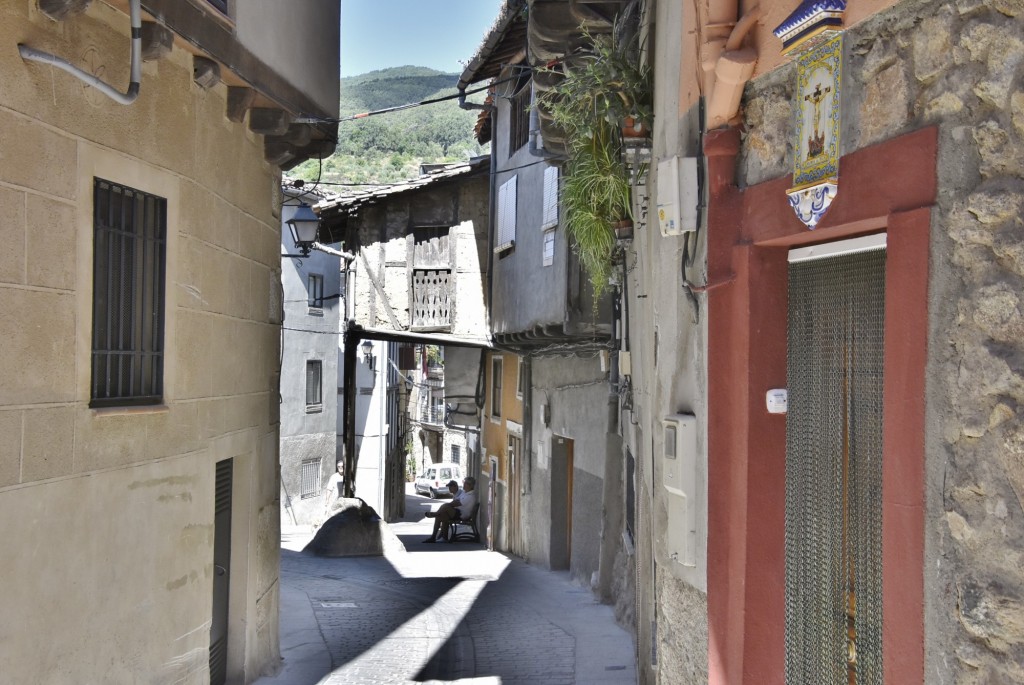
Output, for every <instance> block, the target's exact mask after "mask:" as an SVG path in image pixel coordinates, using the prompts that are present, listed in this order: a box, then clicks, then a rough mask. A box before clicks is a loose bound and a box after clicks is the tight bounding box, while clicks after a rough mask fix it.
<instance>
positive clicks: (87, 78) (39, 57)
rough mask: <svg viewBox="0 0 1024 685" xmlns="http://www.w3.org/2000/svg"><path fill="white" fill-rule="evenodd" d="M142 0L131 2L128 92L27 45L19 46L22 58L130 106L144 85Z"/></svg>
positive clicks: (129, 11) (132, 0)
mask: <svg viewBox="0 0 1024 685" xmlns="http://www.w3.org/2000/svg"><path fill="white" fill-rule="evenodd" d="M141 2H142V0H130V3H129V8H128V13H129V17H130V19H131V25H132V53H131V82H130V83H129V84H128V92H127V93H121V92H119V91H117V90H114V88H113V87H112V86H110V85H108V84H106V83H104V82H103V81H101V80H100V79H98V78H97V77H95V76H93V75H92V74H90V73H89V72H87V71H83V70H82V69H79V68H78V67H76V66H75V65H73V64H71V62H68V61H67V60H66V59H63V58H62V57H57V56H56V55H51V54H50V53H48V52H42V51H40V50H36V49H35V48H30V47H29V46H27V45H22V44H21V43H19V44H18V52H19V53H21V58H22V59H24V60H28V61H30V62H42V63H43V64H49V65H50V66H52V67H57V68H58V69H62V70H63V71H66V72H68V73H69V74H71V75H72V76H74V77H75V78H77V79H78V80H79V81H84V82H85V83H87V84H88V85H90V86H92V87H93V88H95V89H96V90H98V91H99V92H101V93H103V94H104V95H106V96H107V97H108V98H110V99H111V100H113V101H114V102H116V103H118V104H121V105H130V104H132V103H133V102H135V98H137V97H138V96H139V88H140V86H141V83H142V10H141V7H140V5H141Z"/></svg>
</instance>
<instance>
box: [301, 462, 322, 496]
mask: <svg viewBox="0 0 1024 685" xmlns="http://www.w3.org/2000/svg"><path fill="white" fill-rule="evenodd" d="M319 489H320V460H319V459H305V460H303V462H302V496H301V498H302V499H309V498H310V497H316V493H317V490H319Z"/></svg>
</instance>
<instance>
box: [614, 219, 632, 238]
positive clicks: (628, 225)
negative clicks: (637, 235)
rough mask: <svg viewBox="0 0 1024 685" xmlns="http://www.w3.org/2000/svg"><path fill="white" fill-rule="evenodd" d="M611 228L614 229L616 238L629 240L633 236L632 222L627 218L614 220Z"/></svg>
mask: <svg viewBox="0 0 1024 685" xmlns="http://www.w3.org/2000/svg"><path fill="white" fill-rule="evenodd" d="M612 228H614V229H615V239H616V240H630V239H631V238H632V237H633V222H632V221H630V220H629V219H623V220H622V221H616V222H615V223H614V224H612Z"/></svg>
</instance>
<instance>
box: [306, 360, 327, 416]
mask: <svg viewBox="0 0 1024 685" xmlns="http://www.w3.org/2000/svg"><path fill="white" fill-rule="evenodd" d="M322 367H323V364H322V362H321V361H320V360H319V359H316V360H313V359H311V360H308V361H307V362H306V410H307V411H309V410H312V409H315V410H319V409H320V406H321V402H322V400H321V391H320V380H321V375H320V374H321V371H322Z"/></svg>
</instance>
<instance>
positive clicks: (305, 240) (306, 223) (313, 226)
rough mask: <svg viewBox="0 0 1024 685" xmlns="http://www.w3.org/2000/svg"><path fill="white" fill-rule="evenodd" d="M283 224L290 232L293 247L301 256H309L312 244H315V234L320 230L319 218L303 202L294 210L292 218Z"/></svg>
mask: <svg viewBox="0 0 1024 685" xmlns="http://www.w3.org/2000/svg"><path fill="white" fill-rule="evenodd" d="M285 223H287V224H288V227H289V228H290V229H291V231H292V240H294V241H295V247H297V248H299V251H300V252H302V254H303V256H309V251H310V250H312V249H313V243H315V242H316V235H317V232H318V231H319V230H320V218H319V217H318V216H317V215H316V214H314V213H313V208H312V207H310V206H309V205H307V204H306V203H305V202H303V203H302V204H300V205H299V206H298V208H297V209H296V210H295V214H293V215H292V218H291V219H288V221H286V222H285Z"/></svg>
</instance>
